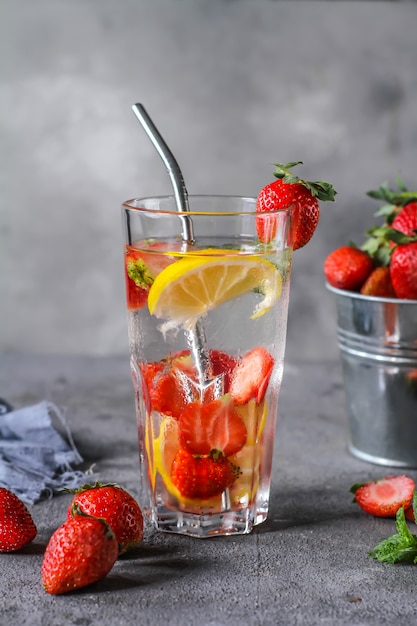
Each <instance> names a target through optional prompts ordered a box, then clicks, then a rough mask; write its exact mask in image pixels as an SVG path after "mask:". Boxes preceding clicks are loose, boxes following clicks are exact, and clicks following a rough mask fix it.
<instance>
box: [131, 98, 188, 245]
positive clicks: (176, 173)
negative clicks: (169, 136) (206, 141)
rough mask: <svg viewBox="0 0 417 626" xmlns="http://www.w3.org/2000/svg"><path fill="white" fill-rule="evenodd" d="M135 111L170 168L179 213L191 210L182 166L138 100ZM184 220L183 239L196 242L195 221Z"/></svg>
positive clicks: (186, 217) (184, 218)
mask: <svg viewBox="0 0 417 626" xmlns="http://www.w3.org/2000/svg"><path fill="white" fill-rule="evenodd" d="M132 109H133V113H134V114H135V115H136V117H137V118H138V120H139V122H140V123H141V124H142V126H143V129H144V130H145V132H146V134H147V135H148V137H149V139H150V140H151V142H152V143H153V145H154V147H155V148H156V150H157V152H158V154H159V156H160V157H161V159H162V160H163V162H164V164H165V167H166V168H167V170H168V174H169V176H170V178H171V183H172V186H173V188H174V197H175V203H176V205H177V210H178V212H179V213H187V212H188V211H189V206H188V193H187V188H186V186H185V182H184V177H183V175H182V172H181V169H180V166H179V165H178V163H177V161H176V159H175V158H174V155H173V154H172V152H171V150H170V149H169V148H168V146H167V144H166V143H165V141H164V139H163V137H162V135H161V134H160V132H159V131H158V129H157V128H156V126H155V124H154V123H153V121H152V120H151V118H150V117H149V115H148V113H147V112H146V109H145V107H144V106H143V105H142V104H140V103H139V102H137V103H136V104H134V105H133V106H132ZM181 221H182V227H183V231H182V240H183V242H184V243H188V244H193V243H194V242H195V239H194V232H193V223H192V220H191V218H190V217H189V216H184V217H183V218H181Z"/></svg>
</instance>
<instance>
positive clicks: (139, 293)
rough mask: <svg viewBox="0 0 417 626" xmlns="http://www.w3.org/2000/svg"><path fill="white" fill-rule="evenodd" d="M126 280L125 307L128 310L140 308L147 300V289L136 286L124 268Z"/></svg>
mask: <svg viewBox="0 0 417 626" xmlns="http://www.w3.org/2000/svg"><path fill="white" fill-rule="evenodd" d="M125 281H126V300H127V308H128V310H129V311H136V310H137V309H142V308H143V307H144V306H145V305H146V302H147V300H148V290H147V289H143V288H142V287H138V285H136V283H135V282H134V281H133V280H132V279H131V278H129V276H128V274H127V271H126V270H125Z"/></svg>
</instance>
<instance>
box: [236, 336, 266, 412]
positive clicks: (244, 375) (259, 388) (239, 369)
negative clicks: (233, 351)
mask: <svg viewBox="0 0 417 626" xmlns="http://www.w3.org/2000/svg"><path fill="white" fill-rule="evenodd" d="M273 367H274V358H273V356H272V355H271V354H270V353H269V352H268V350H266V349H265V348H262V347H261V346H257V347H256V348H253V349H252V350H250V351H249V352H247V353H246V354H245V356H244V357H243V359H242V360H241V361H240V363H239V364H238V365H237V366H236V367H235V369H234V371H233V374H232V381H231V384H230V394H231V396H232V397H233V399H234V401H235V402H236V404H239V405H241V404H246V403H247V402H249V400H251V399H252V398H255V399H256V402H257V403H258V404H259V403H260V402H262V400H263V398H264V396H265V393H266V390H267V387H268V383H269V379H270V377H271V374H272V369H273Z"/></svg>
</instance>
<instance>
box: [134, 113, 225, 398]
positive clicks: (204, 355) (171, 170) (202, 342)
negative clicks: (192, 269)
mask: <svg viewBox="0 0 417 626" xmlns="http://www.w3.org/2000/svg"><path fill="white" fill-rule="evenodd" d="M132 109H133V112H134V114H135V115H136V117H137V118H138V120H139V122H140V123H141V124H142V126H143V129H144V130H145V132H146V134H147V135H148V137H149V139H150V140H151V142H152V143H153V145H154V147H155V148H156V150H157V152H158V154H159V156H160V157H161V159H162V161H163V162H164V164H165V166H166V168H167V170H168V174H169V176H170V178H171V183H172V186H173V188H174V197H175V203H176V205H177V210H178V212H179V213H182V214H184V215H182V216H181V222H182V227H183V231H182V240H183V242H184V244H188V245H193V244H194V243H195V238H194V231H193V223H192V219H191V217H190V216H189V215H186V214H187V212H188V211H189V205H188V193H187V188H186V186H185V182H184V177H183V175H182V172H181V169H180V167H179V165H178V163H177V161H176V159H175V158H174V155H173V154H172V152H171V150H170V149H169V148H168V146H167V144H166V143H165V141H164V139H163V138H162V135H161V134H160V132H159V131H158V129H157V128H156V126H155V124H154V123H153V121H152V120H151V118H150V117H149V115H148V113H147V112H146V109H145V107H144V106H143V105H142V104H140V103H136V104H134V105H133V106H132ZM185 335H186V338H187V343H188V345H189V347H190V350H191V352H192V355H193V359H194V363H195V365H196V367H197V370H198V374H199V379H200V384H201V386H202V390H201V391H204V389H206V388H207V386H208V385H210V384H212V383H214V384H215V385H217V386H218V380H217V378H218V377H216V379H215V380H214V379H213V376H212V367H211V362H210V357H209V355H208V349H207V342H206V337H205V332H204V328H203V325H202V324H201V321H200V320H198V319H197V320H196V323H195V324H194V325H193V327H192V328H188V329H185Z"/></svg>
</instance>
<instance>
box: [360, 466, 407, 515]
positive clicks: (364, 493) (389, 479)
mask: <svg viewBox="0 0 417 626" xmlns="http://www.w3.org/2000/svg"><path fill="white" fill-rule="evenodd" d="M414 489H415V484H414V480H413V479H412V478H410V477H408V476H405V475H404V474H403V475H401V476H386V477H385V478H382V479H380V480H376V481H372V482H368V483H365V484H364V485H361V486H359V487H358V488H357V489H356V491H355V501H356V502H357V503H358V505H359V506H360V507H361V509H362V510H364V511H365V512H366V513H369V514H371V515H375V516H377V517H395V515H396V513H397V511H398V509H399V508H400V507H402V506H403V507H404V509H407V508H408V507H409V506H410V505H411V502H412V499H413V494H414Z"/></svg>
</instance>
